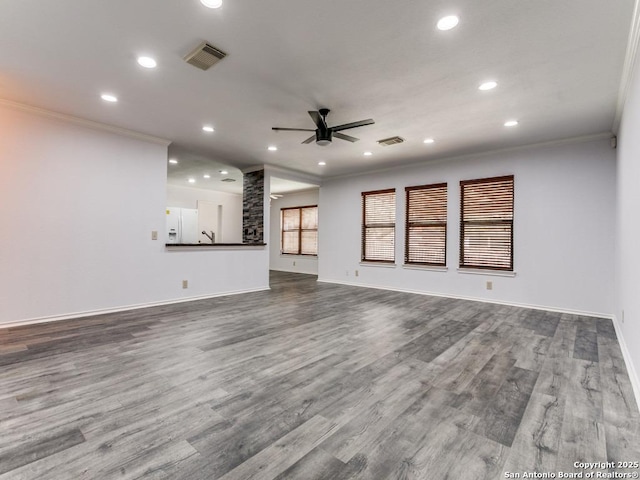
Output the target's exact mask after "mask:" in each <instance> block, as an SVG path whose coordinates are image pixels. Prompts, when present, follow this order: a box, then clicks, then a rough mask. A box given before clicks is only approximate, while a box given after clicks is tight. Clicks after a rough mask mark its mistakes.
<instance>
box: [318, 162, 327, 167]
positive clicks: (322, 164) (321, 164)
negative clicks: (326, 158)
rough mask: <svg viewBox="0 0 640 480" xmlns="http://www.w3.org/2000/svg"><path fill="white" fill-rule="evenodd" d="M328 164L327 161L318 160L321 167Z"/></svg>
mask: <svg viewBox="0 0 640 480" xmlns="http://www.w3.org/2000/svg"><path fill="white" fill-rule="evenodd" d="M326 164H327V162H318V165H320V166H321V167H324V166H325V165H326Z"/></svg>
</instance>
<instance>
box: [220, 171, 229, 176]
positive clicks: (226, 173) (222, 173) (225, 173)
mask: <svg viewBox="0 0 640 480" xmlns="http://www.w3.org/2000/svg"><path fill="white" fill-rule="evenodd" d="M220 175H229V172H227V171H226V170H220Z"/></svg>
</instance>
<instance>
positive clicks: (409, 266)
mask: <svg viewBox="0 0 640 480" xmlns="http://www.w3.org/2000/svg"><path fill="white" fill-rule="evenodd" d="M402 268H406V269H407V270H426V271H428V272H447V271H449V267H438V266H435V265H413V264H411V263H405V264H404V265H402Z"/></svg>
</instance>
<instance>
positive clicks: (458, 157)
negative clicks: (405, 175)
mask: <svg viewBox="0 0 640 480" xmlns="http://www.w3.org/2000/svg"><path fill="white" fill-rule="evenodd" d="M639 1H640V0H639ZM612 136H613V134H612V133H611V132H602V133H595V134H593V135H583V136H580V137H569V138H563V139H560V140H551V141H548V142H538V143H529V144H527V145H519V146H517V147H506V148H498V149H495V150H487V151H484V152H474V153H465V154H464V155H456V156H451V157H438V158H434V159H432V160H420V161H416V162H410V163H405V164H402V165H395V166H393V167H383V168H378V169H376V170H366V171H362V172H355V173H347V174H345V175H334V176H331V177H327V179H330V180H337V179H340V178H350V177H361V176H363V175H370V174H376V173H385V172H391V171H392V172H398V171H401V170H407V169H411V168H415V167H419V166H421V165H437V164H439V163H445V162H455V161H461V160H469V159H478V158H483V157H490V156H493V155H499V154H504V153H514V152H521V151H526V150H530V149H532V148H544V147H556V146H561V145H572V144H576V143H586V142H593V141H597V140H605V139H610V138H611V137H612Z"/></svg>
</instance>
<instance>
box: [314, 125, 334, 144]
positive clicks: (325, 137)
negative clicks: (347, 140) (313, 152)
mask: <svg viewBox="0 0 640 480" xmlns="http://www.w3.org/2000/svg"><path fill="white" fill-rule="evenodd" d="M332 137H333V132H332V131H331V130H329V129H327V130H325V131H322V130H320V129H318V130H316V144H318V145H320V146H323V147H326V146H327V145H330V144H331V140H332Z"/></svg>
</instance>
